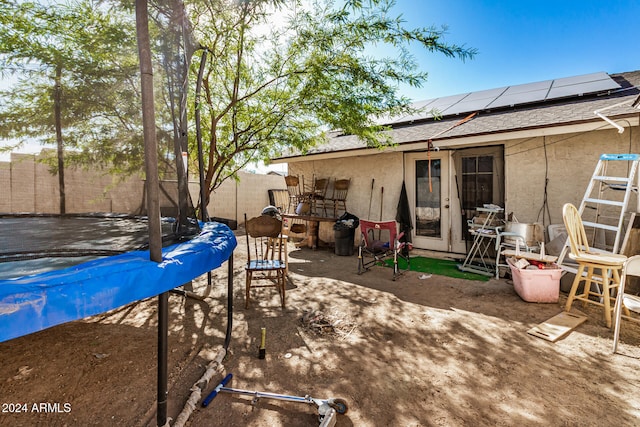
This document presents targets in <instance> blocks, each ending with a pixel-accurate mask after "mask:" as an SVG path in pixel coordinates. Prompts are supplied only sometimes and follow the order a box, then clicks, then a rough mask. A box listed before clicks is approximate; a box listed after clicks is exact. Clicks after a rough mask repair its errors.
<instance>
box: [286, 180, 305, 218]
mask: <svg viewBox="0 0 640 427" xmlns="http://www.w3.org/2000/svg"><path fill="white" fill-rule="evenodd" d="M284 182H285V183H286V185H287V192H288V193H289V204H288V206H287V213H293V212H295V210H296V207H297V206H298V204H299V203H300V202H302V200H303V199H304V197H303V195H302V191H301V190H300V179H299V178H298V177H297V176H295V175H288V176H285V177H284ZM292 206H293V209H292Z"/></svg>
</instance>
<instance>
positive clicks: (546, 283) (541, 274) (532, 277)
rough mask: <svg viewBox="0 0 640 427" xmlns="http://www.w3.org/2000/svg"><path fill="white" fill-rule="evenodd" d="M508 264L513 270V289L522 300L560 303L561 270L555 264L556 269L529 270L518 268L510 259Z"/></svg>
mask: <svg viewBox="0 0 640 427" xmlns="http://www.w3.org/2000/svg"><path fill="white" fill-rule="evenodd" d="M507 263H508V264H509V267H510V268H511V276H512V277H513V288H514V289H515V290H516V293H517V294H518V295H520V298H522V299H523V300H525V301H527V302H558V297H559V296H560V277H561V276H562V269H561V268H559V267H558V266H556V265H555V264H554V268H545V269H544V270H527V269H521V268H518V267H516V266H515V265H513V263H512V262H511V260H510V259H507Z"/></svg>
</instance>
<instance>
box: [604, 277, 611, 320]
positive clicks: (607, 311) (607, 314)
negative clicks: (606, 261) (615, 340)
mask: <svg viewBox="0 0 640 427" xmlns="http://www.w3.org/2000/svg"><path fill="white" fill-rule="evenodd" d="M602 303H603V304H604V321H605V322H606V324H607V328H611V290H610V289H609V269H605V268H603V269H602Z"/></svg>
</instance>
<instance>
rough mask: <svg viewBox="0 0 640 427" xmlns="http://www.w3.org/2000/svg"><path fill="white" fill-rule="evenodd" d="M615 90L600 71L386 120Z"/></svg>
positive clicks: (432, 105) (485, 93)
mask: <svg viewBox="0 0 640 427" xmlns="http://www.w3.org/2000/svg"><path fill="white" fill-rule="evenodd" d="M615 89H620V85H619V84H618V83H616V82H615V81H614V80H613V79H612V78H611V77H609V75H608V74H607V73H605V72H597V73H591V74H584V75H580V76H573V77H564V78H560V79H553V80H544V81H541V82H534V83H525V84H521V85H514V86H505V87H501V88H496V89H488V90H481V91H477V92H468V93H464V94H460V95H452V96H445V97H442V98H435V99H428V100H425V101H420V102H417V103H415V104H413V107H414V108H416V109H419V110H421V111H419V112H418V113H415V114H410V115H406V116H399V117H392V118H389V119H388V120H385V123H387V124H395V123H406V122H412V121H415V120H422V119H428V118H431V117H433V115H432V114H431V110H433V109H435V110H437V111H438V113H439V114H441V115H442V116H451V115H457V114H462V113H471V112H474V111H483V110H488V109H493V108H499V107H512V106H516V105H523V104H531V103H536V102H544V101H551V100H555V99H561V98H568V97H574V96H583V95H587V94H593V93H599V92H606V91H609V90H615Z"/></svg>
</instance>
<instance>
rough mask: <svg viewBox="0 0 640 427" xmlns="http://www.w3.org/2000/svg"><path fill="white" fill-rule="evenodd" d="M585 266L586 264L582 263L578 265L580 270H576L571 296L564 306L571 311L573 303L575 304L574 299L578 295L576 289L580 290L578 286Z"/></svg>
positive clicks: (565, 309)
mask: <svg viewBox="0 0 640 427" xmlns="http://www.w3.org/2000/svg"><path fill="white" fill-rule="evenodd" d="M584 267H585V266H584V264H580V265H579V266H578V271H577V272H576V277H575V279H573V284H572V285H571V291H569V297H568V298H567V303H566V305H565V307H564V311H571V305H572V304H573V300H574V299H575V297H576V291H577V290H578V286H579V285H580V281H581V278H582V272H583V271H584Z"/></svg>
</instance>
